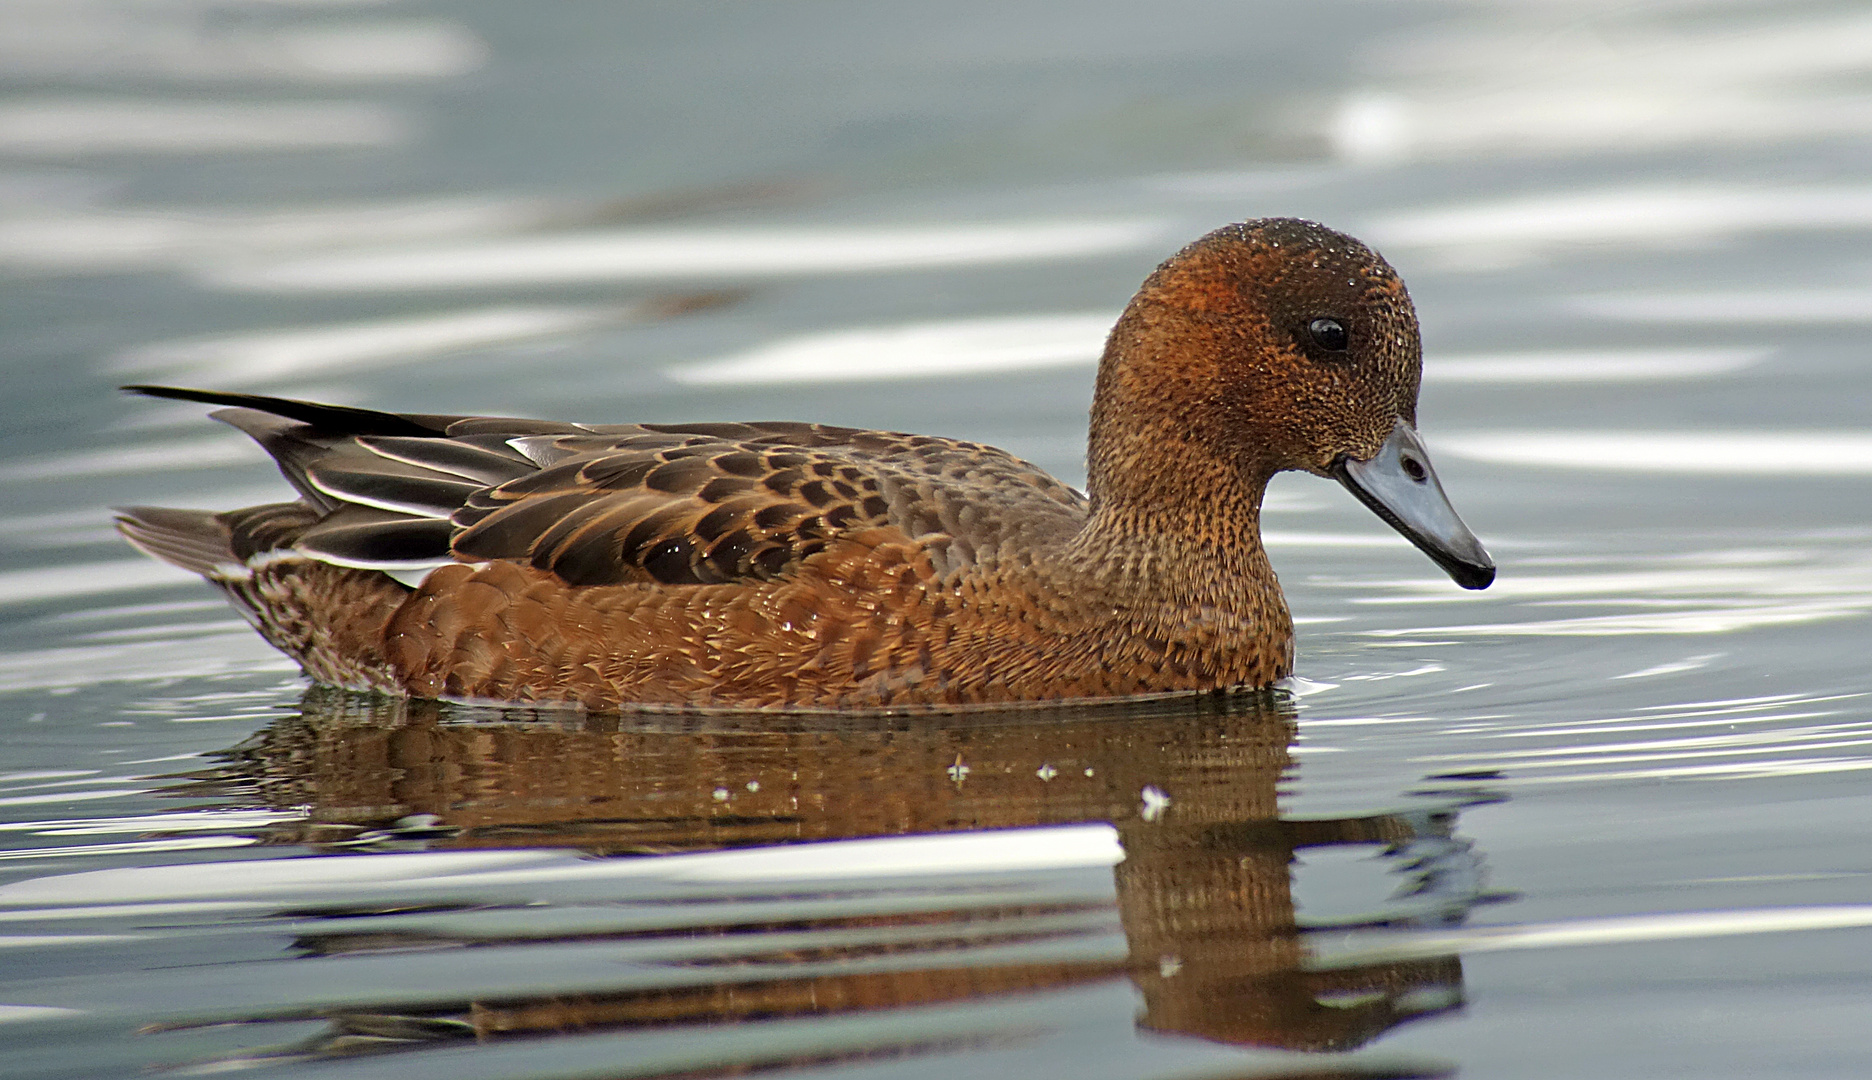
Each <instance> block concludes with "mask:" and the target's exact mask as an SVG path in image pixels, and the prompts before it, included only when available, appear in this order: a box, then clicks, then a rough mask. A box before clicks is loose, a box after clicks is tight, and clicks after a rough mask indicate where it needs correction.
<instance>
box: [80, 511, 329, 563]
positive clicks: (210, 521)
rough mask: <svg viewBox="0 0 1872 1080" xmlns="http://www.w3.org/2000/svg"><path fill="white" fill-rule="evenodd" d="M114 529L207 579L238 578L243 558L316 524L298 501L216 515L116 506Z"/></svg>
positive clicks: (285, 543) (286, 543) (285, 544)
mask: <svg viewBox="0 0 1872 1080" xmlns="http://www.w3.org/2000/svg"><path fill="white" fill-rule="evenodd" d="M116 520H117V531H118V532H120V533H122V534H123V538H124V539H125V540H128V541H130V543H131V545H132V546H134V547H135V548H136V549H137V550H138V551H141V552H143V553H144V554H145V555H149V556H152V557H154V558H156V559H160V560H161V561H163V562H166V563H168V564H169V565H171V566H179V567H181V568H182V569H184V570H189V571H193V572H194V573H197V574H200V575H202V576H203V577H207V578H214V579H220V578H226V577H229V576H230V574H231V575H233V576H240V574H241V573H242V571H243V569H244V567H245V564H246V562H247V560H248V559H251V558H253V557H254V556H255V555H258V554H260V553H261V552H265V551H277V550H279V549H280V548H289V547H291V546H292V545H293V542H294V541H296V540H298V539H299V537H300V535H301V534H303V533H304V532H305V531H306V530H307V529H309V528H311V527H312V526H313V525H315V524H317V522H318V520H319V512H318V511H317V510H316V509H314V508H312V507H310V506H307V505H305V504H304V503H268V504H266V505H264V506H250V507H247V508H246V509H244V510H230V511H228V512H226V513H222V514H216V513H212V512H210V511H207V510H172V509H170V508H169V507H166V506H125V507H120V508H118V510H117V519H116Z"/></svg>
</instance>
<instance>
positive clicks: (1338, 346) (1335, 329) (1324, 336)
mask: <svg viewBox="0 0 1872 1080" xmlns="http://www.w3.org/2000/svg"><path fill="white" fill-rule="evenodd" d="M1307 333H1308V334H1309V335H1310V336H1311V337H1312V338H1313V344H1315V345H1318V346H1319V347H1320V348H1322V349H1325V350H1326V351H1327V352H1345V351H1346V345H1347V344H1348V339H1347V337H1346V328H1345V324H1344V323H1342V322H1340V321H1339V320H1338V319H1314V320H1313V321H1312V322H1310V323H1307Z"/></svg>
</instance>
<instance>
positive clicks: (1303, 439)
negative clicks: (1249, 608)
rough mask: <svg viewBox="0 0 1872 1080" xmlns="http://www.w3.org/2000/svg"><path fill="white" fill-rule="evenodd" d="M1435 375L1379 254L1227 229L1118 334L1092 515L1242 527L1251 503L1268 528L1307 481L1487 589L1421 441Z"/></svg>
mask: <svg viewBox="0 0 1872 1080" xmlns="http://www.w3.org/2000/svg"><path fill="white" fill-rule="evenodd" d="M1422 371H1423V355H1422V346H1421V343H1420V341H1419V338H1418V332H1417V313H1416V309H1415V308H1414V307H1413V306H1412V304H1411V300H1410V295H1409V293H1407V292H1406V291H1405V289H1404V282H1403V280H1402V279H1400V278H1399V277H1398V275H1397V272H1396V271H1394V270H1392V269H1391V266H1390V265H1389V264H1388V263H1386V262H1385V261H1384V259H1382V258H1380V257H1379V256H1378V254H1377V253H1376V252H1374V251H1372V250H1371V249H1370V248H1368V247H1366V246H1365V245H1364V244H1361V243H1359V242H1358V241H1357V240H1354V239H1352V238H1351V237H1349V236H1346V235H1345V234H1343V233H1338V232H1334V231H1333V230H1331V229H1328V228H1326V227H1324V226H1322V225H1318V224H1315V223H1313V222H1310V221H1299V220H1295V219H1292V218H1267V219H1262V220H1258V221H1249V222H1244V223H1242V224H1239V225H1230V226H1227V227H1225V228H1222V229H1218V230H1216V231H1215V232H1212V233H1210V234H1209V235H1207V236H1205V237H1203V238H1202V239H1200V240H1197V241H1196V242H1195V243H1193V244H1191V245H1189V246H1188V247H1186V248H1184V249H1183V250H1182V251H1180V252H1178V253H1177V254H1176V255H1174V256H1172V257H1171V258H1170V259H1168V260H1167V261H1165V262H1164V263H1163V265H1161V266H1159V267H1158V268H1157V270H1156V271H1155V272H1154V273H1153V274H1152V275H1151V276H1150V277H1149V278H1148V279H1147V280H1146V281H1145V282H1144V285H1143V287H1142V288H1140V289H1139V290H1138V293H1137V295H1136V296H1135V297H1134V298H1133V299H1132V301H1131V303H1130V305H1129V306H1128V307H1127V308H1126V309H1125V313H1124V315H1123V316H1122V317H1121V318H1120V319H1119V321H1118V324H1117V326H1116V327H1114V328H1113V330H1112V335H1111V338H1110V340H1109V341H1108V342H1107V345H1106V350H1105V357H1104V360H1103V361H1102V362H1101V364H1100V367H1099V378H1098V388H1097V393H1096V396H1095V398H1094V401H1093V407H1092V442H1091V447H1090V451H1089V454H1088V466H1089V468H1088V472H1089V479H1090V484H1089V486H1090V488H1091V491H1092V496H1093V499H1094V501H1095V504H1098V503H1101V502H1116V503H1118V504H1122V505H1124V506H1126V507H1127V508H1128V509H1130V510H1132V511H1133V512H1140V513H1144V514H1148V515H1151V516H1153V517H1156V516H1163V517H1167V518H1175V517H1176V516H1177V515H1176V514H1174V513H1171V512H1170V511H1171V508H1172V504H1182V505H1191V504H1192V502H1193V505H1196V506H1200V507H1204V508H1205V509H1207V510H1210V511H1216V512H1220V514H1221V515H1222V517H1224V518H1226V517H1230V516H1240V512H1239V510H1237V511H1235V512H1233V513H1231V511H1230V507H1231V505H1232V504H1238V503H1242V502H1244V501H1245V502H1246V503H1247V504H1248V505H1250V506H1251V507H1253V508H1256V509H1250V510H1249V511H1248V512H1247V514H1248V517H1249V519H1250V520H1251V521H1255V520H1258V516H1257V510H1258V507H1259V504H1260V498H1261V494H1262V492H1263V491H1264V490H1265V487H1266V484H1267V481H1268V479H1269V478H1270V477H1272V476H1273V474H1274V473H1276V472H1280V471H1282V470H1287V469H1299V470H1304V471H1306V472H1310V473H1314V474H1316V475H1319V476H1327V477H1331V478H1333V479H1335V480H1338V481H1339V482H1340V483H1341V484H1344V485H1345V486H1346V488H1348V489H1349V490H1350V491H1351V492H1352V493H1353V494H1354V495H1355V496H1357V497H1358V499H1359V501H1360V502H1363V503H1364V504H1365V505H1366V506H1367V507H1369V508H1370V509H1371V510H1372V511H1373V512H1375V513H1376V514H1377V515H1378V516H1379V517H1380V518H1383V519H1384V520H1385V521H1386V522H1387V523H1389V524H1390V525H1391V526H1392V527H1393V528H1395V529H1397V530H1398V532H1400V533H1402V534H1403V535H1404V536H1405V537H1406V538H1407V539H1408V540H1410V542H1411V543H1413V544H1415V545H1417V547H1419V548H1420V549H1422V550H1423V551H1424V553H1425V554H1427V555H1429V556H1430V558H1431V559H1433V560H1434V561H1435V562H1436V563H1437V565H1439V566H1441V567H1442V568H1443V569H1444V570H1445V571H1447V572H1448V573H1449V575H1450V576H1451V577H1452V578H1454V579H1455V581H1456V583H1457V584H1459V585H1461V586H1463V587H1464V588H1468V589H1481V588H1486V587H1487V586H1488V584H1489V583H1490V582H1491V581H1493V580H1494V578H1495V564H1494V562H1493V561H1492V560H1491V559H1490V558H1489V555H1488V552H1487V551H1485V550H1484V549H1483V547H1482V544H1481V542H1480V541H1479V540H1477V539H1476V537H1475V534H1474V533H1472V532H1470V531H1469V528H1468V527H1467V526H1466V525H1464V524H1463V522H1462V519H1461V518H1459V517H1458V516H1457V514H1456V511H1455V509H1454V508H1453V507H1451V506H1450V503H1449V499H1448V497H1447V496H1446V495H1445V494H1444V493H1443V487H1442V484H1441V483H1439V482H1438V480H1437V476H1436V472H1435V470H1434V469H1433V468H1432V467H1431V464H1430V457H1429V454H1428V453H1427V452H1426V451H1425V450H1424V445H1423V442H1422V440H1421V439H1420V438H1419V437H1418V435H1417V429H1416V421H1417V387H1418V382H1419V379H1420V377H1421V375H1422ZM1223 474H1226V477H1227V479H1224V475H1223ZM1218 484H1219V485H1220V488H1221V489H1222V490H1221V491H1220V492H1218ZM1231 485H1232V486H1231ZM1198 491H1201V492H1204V493H1206V495H1205V494H1197V492H1198ZM1229 491H1234V492H1236V493H1237V494H1236V496H1235V497H1231V496H1230V495H1229V494H1228V493H1227V492H1229ZM1223 525H1224V523H1223V522H1220V521H1216V520H1214V519H1212V520H1211V525H1210V527H1209V530H1208V531H1211V532H1213V531H1215V529H1217V528H1218V527H1222V526H1223Z"/></svg>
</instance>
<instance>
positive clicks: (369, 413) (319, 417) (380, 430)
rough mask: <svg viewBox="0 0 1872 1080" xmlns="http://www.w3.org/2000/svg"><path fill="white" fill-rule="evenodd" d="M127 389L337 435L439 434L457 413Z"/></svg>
mask: <svg viewBox="0 0 1872 1080" xmlns="http://www.w3.org/2000/svg"><path fill="white" fill-rule="evenodd" d="M122 389H124V390H125V391H127V392H129V393H132V394H142V395H144V396H145V397H157V398H172V399H174V400H176V401H199V402H201V403H202V404H204V405H232V406H234V407H235V408H241V409H258V410H260V411H261V412H264V413H271V414H272V415H274V416H283V417H285V418H286V419H288V420H296V421H298V422H299V423H301V424H309V425H311V426H312V427H315V428H318V429H320V430H321V431H327V432H330V433H332V434H335V435H414V436H428V437H431V438H433V437H435V436H437V435H442V434H444V433H446V431H447V430H448V425H449V423H450V422H451V421H453V420H456V419H459V417H453V416H425V415H414V414H412V415H404V414H402V413H387V412H378V411H377V410H375V409H356V408H352V407H351V406H349V405H320V404H319V403H318V402H315V401H295V400H293V399H292V398H279V397H268V396H266V395H265V394H234V393H226V392H223V391H220V390H190V389H188V388H186V387H181V386H143V385H135V386H126V387H123V388H122Z"/></svg>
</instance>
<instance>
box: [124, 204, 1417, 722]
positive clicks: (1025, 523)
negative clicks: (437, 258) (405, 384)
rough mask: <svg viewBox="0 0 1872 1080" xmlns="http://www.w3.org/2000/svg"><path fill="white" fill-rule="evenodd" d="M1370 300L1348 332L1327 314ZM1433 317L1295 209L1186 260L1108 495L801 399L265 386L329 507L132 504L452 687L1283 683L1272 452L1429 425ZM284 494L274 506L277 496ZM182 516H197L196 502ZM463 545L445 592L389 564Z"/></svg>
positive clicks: (311, 664) (310, 502)
mask: <svg viewBox="0 0 1872 1080" xmlns="http://www.w3.org/2000/svg"><path fill="white" fill-rule="evenodd" d="M1323 314H1325V315H1332V316H1333V317H1335V318H1338V319H1340V320H1342V321H1343V322H1344V323H1345V324H1346V326H1347V327H1348V329H1349V330H1350V332H1351V344H1350V346H1349V348H1348V349H1346V350H1342V351H1340V352H1339V353H1337V354H1333V355H1327V354H1325V353H1322V352H1321V350H1320V349H1319V348H1318V346H1317V345H1316V344H1315V343H1314V342H1313V341H1311V340H1309V338H1308V337H1307V332H1306V329H1305V328H1306V326H1307V324H1308V320H1309V319H1312V318H1315V317H1318V316H1320V315H1323ZM1419 370H1420V359H1419V348H1418V339H1417V329H1416V319H1415V315H1414V312H1413V310H1412V308H1411V304H1410V300H1409V297H1408V296H1407V295H1406V293H1405V291H1404V287H1403V284H1402V282H1401V281H1400V280H1399V279H1398V277H1397V275H1396V274H1395V273H1393V272H1392V271H1391V269H1390V267H1389V266H1387V265H1386V264H1385V263H1384V261H1383V260H1382V259H1380V258H1378V256H1376V255H1375V254H1373V253H1372V252H1370V251H1369V250H1368V249H1366V248H1365V247H1364V246H1362V245H1360V244H1359V243H1358V242H1357V241H1354V240H1351V239H1350V238H1347V237H1345V236H1342V235H1340V234H1337V233H1334V232H1332V231H1330V230H1328V229H1325V228H1323V227H1321V226H1318V225H1314V224H1311V223H1307V222H1298V221H1291V220H1269V221H1262V222H1251V223H1247V224H1244V225H1238V226H1231V227H1229V228H1226V229H1222V230H1218V231H1217V232H1215V233H1212V234H1210V235H1208V236H1206V237H1204V238H1202V239H1201V240H1198V241H1197V242H1195V243H1194V244H1192V245H1190V246H1189V247H1187V248H1185V249H1184V250H1183V251H1181V252H1179V253H1178V254H1177V255H1175V256H1173V257H1172V258H1171V259H1169V260H1168V261H1166V262H1165V263H1164V264H1163V265H1162V266H1160V267H1159V268H1158V269H1157V271H1156V272H1155V273H1153V274H1152V275H1151V276H1150V278H1149V279H1148V280H1146V281H1145V283H1144V285H1143V287H1142V288H1141V289H1140V290H1139V292H1138V294H1137V295H1136V297H1135V298H1134V299H1133V300H1132V301H1131V304H1130V305H1129V307H1128V308H1127V309H1126V311H1125V313H1124V315H1123V316H1122V317H1121V318H1120V319H1119V321H1118V324H1117V326H1116V328H1115V329H1114V330H1113V332H1112V334H1111V338H1110V340H1109V343H1108V345H1107V348H1106V352H1105V356H1104V359H1103V361H1102V363H1101V365H1100V368H1099V374H1098V385H1097V393H1096V397H1095V400H1094V404H1093V408H1092V424H1091V440H1090V446H1089V451H1088V463H1089V479H1090V483H1089V485H1088V486H1089V491H1090V498H1089V499H1088V498H1086V497H1082V496H1080V495H1079V494H1078V493H1077V492H1074V491H1072V490H1071V489H1069V488H1067V487H1066V486H1065V485H1063V484H1061V483H1059V482H1058V481H1056V480H1054V479H1053V478H1051V477H1049V476H1047V475H1046V474H1045V473H1043V472H1042V471H1040V470H1039V469H1038V468H1036V467H1035V466H1033V465H1031V464H1028V463H1027V462H1024V461H1021V460H1019V459H1017V458H1014V457H1012V456H1010V455H1008V454H1006V453H1004V452H1002V451H1000V450H996V449H994V448H992V447H987V446H981V445H977V444H974V443H967V442H959V441H956V440H950V439H941V438H932V437H928V436H919V435H906V434H898V433H890V432H876V431H860V430H854V429H849V428H834V427H823V426H819V425H812V424H799V423H765V424H696V425H665V424H641V425H625V426H613V427H598V426H584V425H575V424H563V423H550V422H542V421H528V420H509V419H499V418H481V417H446V416H426V415H408V416H399V415H393V414H384V413H373V412H369V411H366V410H356V409H341V408H334V407H328V406H319V405H314V404H310V403H304V402H287V401H281V400H279V399H270V398H257V397H248V396H245V395H233V394H215V393H209V392H202V391H176V390H165V389H161V388H140V389H143V390H144V391H145V392H151V393H157V394H161V395H166V396H175V397H185V398H190V399H194V400H203V401H210V402H215V403H220V404H226V405H232V406H235V407H234V408H231V409H227V410H224V411H223V412H221V413H217V414H216V415H217V416H218V417H219V418H221V419H224V420H226V421H227V422H229V423H232V424H234V425H235V426H238V427H241V428H242V429H243V430H246V431H248V432H249V433H250V434H252V435H254V437H255V438H256V439H258V440H259V441H260V442H261V443H262V444H263V445H264V446H265V447H266V448H267V449H268V450H269V451H270V452H271V453H273V455H274V456H275V457H276V458H277V459H278V460H279V462H280V465H281V468H282V471H283V472H284V473H285V474H286V476H287V477H288V479H289V480H291V481H292V482H293V483H294V485H295V486H296V487H297V488H298V489H299V491H300V494H301V496H302V498H301V501H300V502H299V503H297V504H290V506H289V507H285V508H257V509H256V510H250V511H239V512H236V513H234V514H224V515H218V516H210V515H205V514H197V515H194V516H193V517H188V516H178V515H186V514H187V512H180V511H154V510H133V511H127V512H126V514H125V517H124V519H123V521H124V526H123V527H124V531H125V534H126V535H127V536H128V537H129V538H130V539H131V540H132V541H133V542H135V543H137V544H138V545H139V546H140V547H143V548H144V549H145V550H147V551H149V552H151V553H152V554H155V555H157V556H158V557H160V558H166V559H169V560H170V561H173V562H177V563H178V564H179V565H184V566H187V567H188V568H190V569H194V570H197V571H198V572H201V573H204V574H206V575H207V576H209V577H211V578H213V579H214V580H216V581H218V582H219V583H220V584H221V585H222V587H223V588H224V589H226V590H228V592H229V593H230V594H231V595H232V596H233V597H234V598H235V599H236V601H237V602H238V603H240V604H241V605H242V606H243V607H244V608H246V609H248V610H249V611H250V612H252V613H253V617H254V620H255V622H256V624H257V625H258V626H260V628H261V630H262V632H263V633H265V634H266V635H267V638H268V640H269V641H271V642H273V643H274V644H275V645H277V646H279V647H280V648H282V649H284V650H285V651H287V652H288V653H290V654H291V655H293V656H295V657H296V658H298V659H299V660H300V661H301V662H302V663H303V664H305V666H306V669H307V671H308V673H309V674H311V675H312V676H313V677H314V678H316V679H319V680H321V681H327V682H332V683H336V684H339V685H346V686H356V687H363V688H370V689H378V690H390V691H395V692H401V693H406V694H411V695H418V696H427V697H447V698H469V699H495V700H504V701H565V702H575V703H579V704H583V705H586V706H591V707H607V706H617V705H620V704H625V705H629V704H640V705H662V706H678V707H726V708H788V707H792V708H799V707H823V708H859V707H877V706H896V705H916V704H933V705H942V704H969V703H988V702H1013V701H1033V700H1044V699H1058V698H1074V697H1106V696H1114V695H1128V694H1139V693H1151V692H1163V691H1178V690H1203V689H1211V688H1217V687H1225V686H1260V685H1265V684H1267V683H1269V682H1271V681H1273V680H1275V679H1277V678H1280V677H1282V676H1284V675H1286V674H1288V673H1289V672H1290V671H1291V669H1292V663H1293V633H1292V621H1291V619H1290V617H1289V614H1288V610H1287V605H1286V602H1285V600H1284V599H1283V598H1282V595H1281V591H1280V587H1279V585H1278V583H1277V582H1276V580H1275V577H1274V573H1273V570H1272V568H1271V567H1270V566H1269V565H1268V561H1267V558H1266V555H1265V553H1264V552H1263V550H1262V547H1261V541H1260V533H1259V514H1260V502H1261V496H1262V492H1263V490H1264V488H1265V485H1266V483H1267V481H1268V479H1269V478H1270V477H1271V476H1272V475H1273V474H1274V473H1275V472H1277V471H1279V470H1282V469H1305V470H1308V471H1312V472H1317V473H1325V472H1326V471H1327V470H1328V469H1329V468H1330V467H1331V466H1332V463H1333V462H1334V461H1335V460H1338V459H1340V458H1342V457H1343V456H1345V455H1351V456H1353V457H1357V458H1361V459H1362V458H1367V457H1370V456H1371V455H1372V454H1374V453H1375V452H1376V451H1377V450H1378V448H1379V446H1380V445H1381V444H1383V443H1384V441H1385V439H1386V437H1387V435H1388V434H1389V433H1390V431H1391V430H1392V425H1393V424H1394V423H1395V422H1396V421H1397V420H1398V419H1399V418H1403V419H1404V420H1411V419H1413V418H1414V413H1415V403H1416V396H1417V381H1418V372H1419ZM263 511H266V512H263ZM164 515H167V516H166V517H165V516H164ZM425 561H427V562H430V563H442V562H447V563H448V565H442V566H441V567H440V568H439V569H436V570H434V572H432V573H430V574H429V575H428V576H427V577H426V579H424V580H422V581H421V583H420V585H418V586H417V587H415V588H414V589H411V588H408V587H405V586H404V585H401V584H399V583H398V582H397V581H396V580H394V579H393V578H391V577H390V576H389V575H388V574H386V573H384V572H382V569H380V568H383V567H391V566H396V565H404V566H413V565H420V564H422V563H424V562H425Z"/></svg>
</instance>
